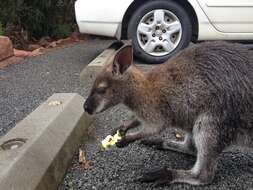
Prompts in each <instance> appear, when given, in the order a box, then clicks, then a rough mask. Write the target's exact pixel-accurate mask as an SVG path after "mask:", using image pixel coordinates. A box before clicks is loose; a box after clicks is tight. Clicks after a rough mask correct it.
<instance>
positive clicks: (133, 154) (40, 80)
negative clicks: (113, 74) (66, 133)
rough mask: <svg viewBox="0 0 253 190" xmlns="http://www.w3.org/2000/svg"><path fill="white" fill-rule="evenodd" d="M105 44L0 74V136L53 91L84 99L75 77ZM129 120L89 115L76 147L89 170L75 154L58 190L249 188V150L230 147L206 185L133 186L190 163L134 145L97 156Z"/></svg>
mask: <svg viewBox="0 0 253 190" xmlns="http://www.w3.org/2000/svg"><path fill="white" fill-rule="evenodd" d="M110 42H111V41H107V40H90V41H88V42H85V43H81V44H78V45H74V46H71V47H67V48H64V49H60V50H56V51H52V52H50V53H47V54H45V55H42V56H39V57H36V58H31V59H28V60H25V61H24V62H23V63H21V64H17V65H12V66H9V67H7V68H6V69H3V70H0V135H3V134H5V133H6V132H7V131H8V130H9V129H10V128H12V127H14V126H15V124H16V123H17V122H18V121H19V120H21V119H22V118H24V117H25V116H26V115H27V114H29V113H30V112H31V111H32V110H34V109H35V108H36V107H37V106H38V105H39V104H40V103H42V102H43V101H44V100H46V99H47V98H48V97H49V96H51V95H52V94H53V93H55V92H77V93H79V94H81V95H83V96H87V95H88V91H89V89H88V88H83V87H81V86H80V84H79V73H80V72H81V69H83V67H84V66H85V65H86V64H87V63H89V62H90V61H91V60H92V59H93V58H94V57H96V56H97V55H98V54H99V53H100V52H101V51H102V50H103V49H104V48H105V47H107V46H108V45H109V43H110ZM87 86H90V84H87ZM131 116H132V113H131V112H130V111H128V110H127V109H126V108H125V107H124V106H121V105H120V106H116V107H115V108H112V109H110V110H108V111H106V112H104V113H101V114H99V115H97V116H95V125H96V128H95V130H94V131H93V133H92V134H91V135H90V137H89V139H88V141H87V139H84V140H83V143H82V144H81V145H80V148H82V149H83V150H85V152H86V159H87V160H88V161H89V164H90V168H89V169H88V170H84V169H82V168H80V167H79V164H78V150H77V151H76V153H75V155H74V157H73V161H72V163H71V165H70V167H69V169H68V171H67V173H66V176H65V178H64V179H63V181H62V184H61V185H60V186H59V190H77V189H83V190H96V189H97V190H100V189H105V190H111V189H115V190H135V189H136V190H158V189H160V190H162V189H173V190H176V189H186V190H187V189H199V190H200V189H201V190H202V189H217V190H218V189H224V190H225V189H227V190H233V189H234V190H238V189H243V190H244V189H245V190H248V189H253V150H252V149H247V148H240V147H233V149H232V150H227V151H226V152H224V153H223V154H222V155H221V157H220V159H219V161H218V170H217V174H216V177H215V179H214V181H213V183H212V184H211V185H207V186H199V187H194V186H190V185H185V184H173V185H166V186H161V187H156V186H155V185H154V184H152V183H150V184H147V183H144V184H141V183H139V182H136V181H134V180H135V179H136V178H137V177H138V176H140V175H141V173H142V172H145V171H147V170H149V169H152V168H159V167H163V166H168V167H171V168H179V169H188V168H190V167H191V166H192V165H193V164H194V160H195V159H194V157H191V156H187V155H183V154H179V153H176V152H171V151H158V150H155V149H153V148H148V147H144V146H142V145H140V144H139V143H138V142H137V143H134V144H131V145H129V146H128V147H126V148H123V149H118V148H113V149H111V150H109V151H102V150H101V148H100V140H102V139H103V138H104V137H105V136H107V135H108V134H110V132H111V131H112V129H113V128H114V127H117V126H119V125H120V124H121V122H122V121H123V120H127V119H128V118H130V117H131ZM162 136H163V137H164V138H167V139H169V138H174V135H173V133H172V131H171V130H168V131H165V132H164V133H163V134H162Z"/></svg>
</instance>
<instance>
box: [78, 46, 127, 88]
mask: <svg viewBox="0 0 253 190" xmlns="http://www.w3.org/2000/svg"><path fill="white" fill-rule="evenodd" d="M116 43H119V42H114V43H113V44H112V45H111V46H110V47H109V48H108V49H106V50H104V51H103V52H102V53H101V54H100V55H99V56H97V57H96V58H95V59H94V60H93V61H92V62H90V63H89V64H88V65H87V66H86V67H85V68H84V69H83V70H82V72H81V73H80V82H81V85H83V86H85V87H87V84H93V82H94V80H95V78H96V75H97V74H98V73H99V72H100V71H101V69H102V68H103V66H104V64H105V63H106V62H107V61H109V60H110V58H111V57H113V56H114V54H115V52H116V50H117V48H120V47H121V46H122V45H123V43H122V42H120V43H119V44H118V46H117V47H116V48H115V47H114V44H116Z"/></svg>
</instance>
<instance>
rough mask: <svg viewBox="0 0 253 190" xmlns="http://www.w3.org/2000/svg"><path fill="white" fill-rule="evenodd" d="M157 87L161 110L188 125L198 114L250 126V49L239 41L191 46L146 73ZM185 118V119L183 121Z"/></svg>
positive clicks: (252, 80)
mask: <svg viewBox="0 0 253 190" xmlns="http://www.w3.org/2000/svg"><path fill="white" fill-rule="evenodd" d="M147 78H148V79H149V80H150V82H151V83H152V84H153V85H154V86H156V87H157V91H159V96H160V97H161V100H160V101H161V103H160V104H161V109H163V108H162V107H164V106H162V105H164V104H166V103H167V105H168V107H167V108H164V109H165V110H162V113H163V114H164V116H165V117H171V115H172V114H173V115H174V120H175V122H176V123H175V124H176V125H177V124H178V123H179V124H180V123H184V124H186V125H187V123H186V122H188V125H190V126H192V124H193V122H194V121H195V119H196V117H197V116H198V115H199V114H201V113H205V112H208V113H211V114H213V115H215V116H216V117H217V118H219V119H220V120H222V121H223V124H225V125H230V126H231V127H230V129H231V130H234V128H237V127H238V126H241V127H242V128H253V52H252V51H250V50H248V49H247V48H246V47H244V46H243V45H240V44H230V43H226V42H205V43H201V44H197V45H194V46H193V47H190V48H188V49H186V50H184V51H182V52H181V53H179V54H178V55H177V56H176V57H175V58H173V59H171V60H169V61H168V63H166V64H163V65H161V66H159V67H157V68H155V69H153V70H152V71H151V72H149V73H148V74H147ZM185 121H186V122H185Z"/></svg>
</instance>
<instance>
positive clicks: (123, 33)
mask: <svg viewBox="0 0 253 190" xmlns="http://www.w3.org/2000/svg"><path fill="white" fill-rule="evenodd" d="M164 1H173V2H175V3H178V4H179V5H180V6H182V7H184V8H185V10H186V11H187V13H188V15H189V17H190V20H191V22H192V29H193V34H192V40H191V41H193V42H196V41H197V39H198V31H199V22H198V18H197V15H196V12H195V10H194V8H193V7H192V5H191V4H190V3H189V2H188V1H187V0H164ZM145 2H147V0H134V1H133V2H132V3H131V5H130V6H129V7H128V9H127V10H126V12H125V14H124V17H123V20H122V26H121V27H122V28H121V39H122V40H125V39H127V28H128V24H129V21H130V19H131V15H132V14H133V13H134V11H136V10H137V9H138V8H139V7H140V6H141V5H142V4H143V3H145Z"/></svg>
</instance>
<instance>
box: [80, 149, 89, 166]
mask: <svg viewBox="0 0 253 190" xmlns="http://www.w3.org/2000/svg"><path fill="white" fill-rule="evenodd" d="M79 164H80V167H81V168H82V169H85V170H86V169H89V167H90V166H89V163H88V162H87V161H86V158H85V154H84V151H83V150H82V149H79Z"/></svg>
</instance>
